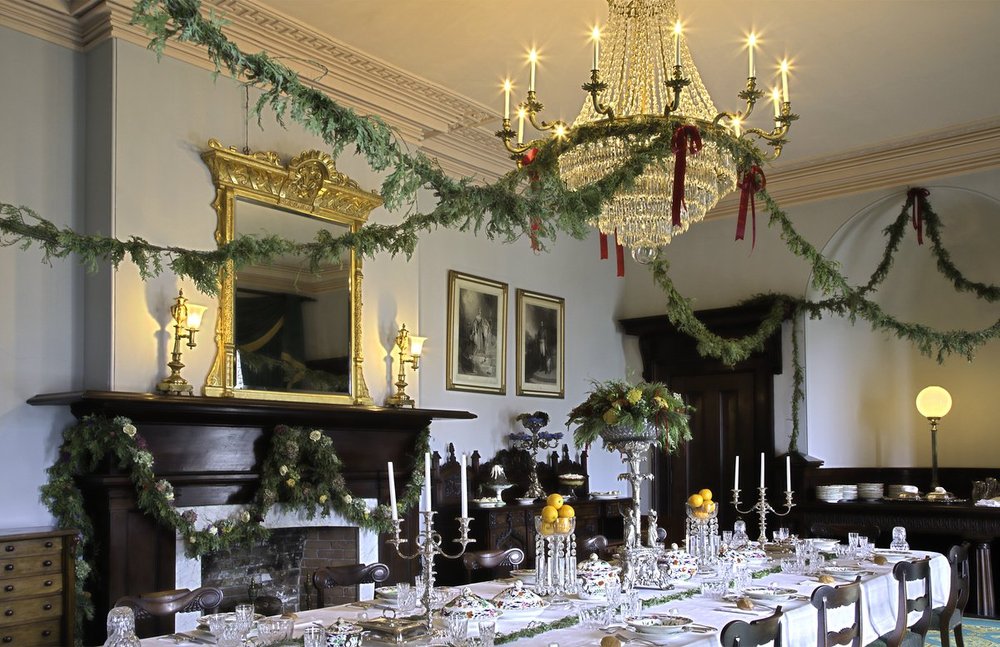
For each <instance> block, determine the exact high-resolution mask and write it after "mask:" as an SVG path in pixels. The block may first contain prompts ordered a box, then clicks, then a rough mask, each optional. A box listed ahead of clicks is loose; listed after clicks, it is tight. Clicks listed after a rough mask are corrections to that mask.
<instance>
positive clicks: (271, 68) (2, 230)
mask: <svg viewBox="0 0 1000 647" xmlns="http://www.w3.org/2000/svg"><path fill="white" fill-rule="evenodd" d="M133 21H134V22H135V23H136V24H139V25H142V26H143V27H145V28H146V29H147V30H148V31H149V33H150V34H151V37H152V41H151V44H150V47H151V48H152V49H154V50H157V51H158V52H162V50H163V48H164V47H165V45H166V42H167V40H169V39H176V40H178V41H182V42H190V43H194V44H196V45H199V46H201V47H204V48H205V49H206V51H207V53H208V57H209V59H210V60H211V61H213V62H214V63H215V65H216V66H217V68H218V69H219V70H224V71H226V72H228V73H229V74H230V75H231V76H233V77H234V78H241V79H244V80H245V81H246V82H248V83H250V84H253V85H255V86H258V87H260V88H261V90H262V95H261V98H260V100H259V101H258V103H257V105H256V112H257V114H258V115H260V114H261V111H262V110H263V109H264V108H265V107H270V108H271V109H272V110H273V111H274V112H275V114H276V115H277V118H278V121H279V122H283V120H284V119H285V118H286V117H287V118H291V119H292V120H294V121H296V122H298V123H299V124H301V125H303V126H304V127H305V128H306V129H307V130H308V131H310V132H313V133H315V134H317V135H319V136H320V137H321V138H322V139H323V140H324V141H325V142H326V143H327V144H328V145H329V146H330V147H331V148H332V151H333V154H334V155H336V154H338V153H339V152H341V151H342V150H343V149H344V148H345V147H347V146H349V145H352V144H353V145H354V147H355V150H356V151H357V152H358V153H359V154H361V155H363V156H364V157H365V159H366V160H367V161H368V163H369V164H370V165H371V167H372V168H373V169H375V170H377V171H387V175H386V179H385V181H384V182H383V184H382V187H381V195H382V197H383V199H384V200H385V203H386V205H387V206H388V207H390V208H395V207H399V206H400V205H402V204H404V203H406V202H407V201H413V200H414V196H415V195H416V192H417V191H418V190H419V189H420V188H422V187H428V188H430V189H432V190H433V191H434V193H435V194H436V196H437V198H438V202H437V204H436V206H435V207H434V209H433V210H431V211H430V212H428V213H410V214H409V215H408V216H407V217H406V218H405V219H404V220H403V221H402V222H401V223H399V224H397V225H391V226H389V225H379V224H375V223H369V224H367V225H365V226H364V227H362V228H361V229H360V230H359V231H357V232H354V233H348V234H345V235H343V236H339V237H332V236H330V235H329V234H326V235H325V236H318V237H317V239H316V240H315V241H313V242H309V243H295V242H292V241H289V240H285V239H283V238H281V237H279V236H265V237H246V236H244V237H238V238H237V239H235V240H234V241H232V242H231V243H228V244H227V245H223V246H221V247H219V248H218V249H214V250H211V251H195V250H187V249H183V248H180V247H175V246H159V245H153V244H150V243H149V242H147V241H145V240H143V239H141V238H138V237H133V238H130V239H129V240H127V241H119V240H116V239H113V238H107V237H102V236H85V235H81V234H78V233H76V232H74V231H72V230H70V229H65V228H64V229H60V228H58V227H57V226H55V225H54V224H52V223H51V222H49V221H48V220H45V219H43V218H40V217H38V215H37V214H35V213H34V212H33V211H31V210H30V209H28V208H26V207H16V206H13V205H9V204H3V203H0V244H5V245H14V244H18V245H21V246H22V247H29V246H31V245H32V244H37V245H39V246H40V247H41V248H42V250H43V252H44V254H45V259H46V260H48V259H51V258H53V257H55V258H61V257H65V256H67V255H70V254H76V255H77V256H78V257H79V259H80V261H81V262H82V263H83V264H84V265H86V266H87V267H88V268H94V267H96V266H97V264H98V263H100V262H102V261H106V262H110V263H111V264H112V265H113V266H114V267H117V266H118V264H119V263H120V262H121V261H122V260H124V259H126V258H128V259H129V260H131V261H132V262H133V263H134V264H135V265H136V266H137V268H138V270H139V273H140V276H142V277H143V278H148V277H150V276H154V275H156V274H159V273H160V272H161V271H163V269H164V267H165V266H166V267H169V269H170V270H172V271H173V272H174V273H175V274H177V275H178V276H181V277H188V278H190V279H191V280H192V281H194V282H195V283H196V284H197V286H198V288H199V289H200V290H202V291H203V292H205V293H208V294H214V293H215V292H216V291H217V289H218V285H217V276H218V270H219V269H220V268H221V267H222V266H223V265H224V264H225V263H227V262H230V261H231V262H233V264H234V265H235V266H236V267H241V266H244V265H247V264H253V263H262V262H267V261H269V260H270V259H273V258H275V257H277V256H279V255H282V254H287V253H292V254H297V255H301V256H305V257H308V258H310V259H313V260H314V261H315V260H316V259H321V258H323V257H326V256H336V255H339V254H340V252H342V251H343V250H345V249H348V248H350V249H353V250H355V251H356V252H357V253H359V254H361V255H363V256H372V255H374V254H376V253H379V252H388V253H390V254H400V253H403V254H407V255H409V254H410V253H412V251H413V250H414V248H415V246H416V244H417V238H418V234H419V233H421V232H425V231H431V230H433V229H436V228H438V227H449V228H457V229H461V230H472V231H475V232H484V233H485V234H486V235H487V236H488V237H489V238H491V239H500V240H505V241H512V240H516V239H518V238H520V237H522V236H524V235H528V236H530V237H531V239H532V241H533V244H541V243H540V242H539V241H543V240H546V239H552V238H554V236H555V234H556V232H557V231H562V232H566V233H568V234H570V235H572V236H575V237H582V236H584V235H585V234H586V233H587V231H589V227H590V223H592V222H593V221H594V220H595V219H596V217H597V215H598V213H599V212H600V210H601V207H602V205H603V204H604V203H605V202H606V201H607V200H609V199H610V198H611V197H612V196H613V195H615V193H616V192H617V191H618V190H619V189H620V188H621V187H623V186H629V185H631V184H633V183H634V182H635V180H636V178H637V177H639V175H640V174H641V173H642V172H643V171H644V170H645V168H646V167H647V166H648V165H649V164H653V163H657V162H660V161H662V160H664V159H667V158H669V157H670V156H671V155H672V151H671V142H670V139H671V138H670V137H666V136H663V135H664V130H667V131H669V130H672V129H673V128H674V127H677V126H681V125H684V124H682V122H680V121H676V122H671V123H670V124H668V126H667V127H666V128H665V129H664V130H659V129H658V127H657V125H656V124H653V123H630V124H624V123H619V122H614V121H612V122H608V121H599V122H596V123H593V124H589V125H586V126H581V127H578V128H574V129H573V131H572V133H571V134H570V136H569V137H568V138H566V139H565V140H561V141H560V140H557V139H552V140H550V141H548V142H546V143H545V144H542V145H541V146H540V148H539V149H538V153H537V155H536V156H535V157H534V159H533V161H532V163H531V165H530V171H529V170H527V169H525V168H521V169H516V170H513V171H511V172H510V173H508V174H507V175H505V176H503V177H501V178H500V179H499V180H497V181H496V182H493V183H491V184H483V185H474V184H473V182H472V180H471V179H469V178H464V179H461V180H455V179H452V178H450V177H448V176H447V175H446V174H445V173H444V171H442V170H441V169H440V168H439V166H438V165H437V164H436V163H435V162H434V161H432V160H430V159H428V158H427V157H426V156H425V155H423V154H422V153H419V152H417V153H408V152H406V151H405V150H404V147H403V146H402V145H400V143H399V142H398V141H397V140H396V138H395V136H394V135H393V133H392V130H391V129H390V128H389V127H388V126H387V125H386V124H385V123H384V122H383V121H382V120H381V119H379V118H378V117H371V116H359V115H357V114H355V113H354V112H353V111H352V110H350V109H348V108H345V107H344V106H341V105H339V104H338V103H336V102H335V101H333V100H332V99H330V98H329V97H326V96H325V95H323V94H322V93H321V92H319V91H317V90H315V89H314V88H311V87H308V86H307V85H305V84H304V83H302V82H301V81H300V80H299V77H298V75H297V74H295V72H293V71H292V70H290V69H288V68H287V67H286V66H284V65H281V64H280V63H277V62H276V61H274V60H272V59H271V58H270V57H268V55H267V54H265V53H263V52H261V53H258V54H245V53H243V52H242V51H240V49H239V48H238V47H237V46H236V45H235V44H234V43H233V42H232V41H230V40H229V39H228V38H226V36H225V35H224V33H223V31H222V28H221V26H222V24H223V22H222V20H220V19H219V18H216V17H215V16H208V17H205V16H202V14H201V2H200V0H137V1H136V3H135V9H134V14H133ZM700 134H701V137H702V139H703V140H707V141H711V142H713V143H715V144H716V145H717V146H719V147H720V148H721V149H723V150H724V151H727V152H728V153H730V154H731V155H732V156H733V158H734V160H735V162H736V165H737V168H738V173H739V174H740V176H741V177H742V176H743V175H744V174H745V173H746V172H747V171H748V170H749V169H751V168H753V167H755V166H759V165H760V164H762V162H763V154H762V153H761V151H760V150H759V149H757V148H756V147H755V146H754V145H753V144H752V143H750V142H749V141H748V140H746V139H738V138H735V137H733V135H732V133H731V132H730V131H729V130H727V129H726V128H723V127H720V126H713V125H709V126H703V127H702V128H701V129H700ZM609 135H618V136H631V137H634V138H635V139H636V141H648V142H649V143H648V144H647V145H645V146H637V147H635V149H634V150H633V151H632V153H631V156H630V157H629V159H628V160H627V161H626V162H625V163H624V164H623V165H622V167H621V168H619V169H617V170H615V171H612V172H611V173H609V174H608V175H607V176H606V177H604V178H603V179H601V180H600V181H597V182H595V183H593V184H591V185H589V186H586V187H583V188H581V189H579V190H577V191H569V190H568V189H566V187H565V185H564V184H563V183H562V182H561V180H560V179H559V174H558V158H559V155H560V154H561V153H563V152H564V151H566V150H568V149H569V148H571V147H574V146H578V145H580V144H584V143H586V142H591V141H596V140H599V139H602V138H605V137H607V136H609ZM754 189H755V192H756V193H759V194H760V195H761V197H762V199H763V202H764V205H765V208H766V209H767V210H768V212H769V213H770V218H769V221H768V224H769V226H772V227H773V226H777V227H778V228H779V230H780V232H781V237H782V239H783V240H784V241H785V243H786V245H787V247H788V249H789V250H790V251H791V252H792V253H793V254H795V255H796V256H799V257H800V258H802V259H804V260H805V261H806V262H808V263H809V264H810V265H811V268H812V275H813V276H812V281H813V284H814V286H815V287H816V288H817V289H818V290H819V291H820V292H821V293H823V294H824V295H825V296H824V299H822V300H819V301H806V300H803V299H797V298H793V297H789V296H785V295H773V294H771V295H762V296H763V297H766V298H768V299H771V300H772V302H773V307H772V309H771V311H770V313H769V315H768V317H767V318H766V319H765V320H764V321H763V322H762V323H761V325H760V326H759V327H758V329H757V330H756V331H754V332H753V333H751V334H749V335H747V336H745V337H742V338H735V339H728V338H722V337H719V336H718V335H714V334H713V333H711V331H709V330H708V329H707V328H706V327H705V326H704V325H703V324H702V323H701V322H700V321H698V319H697V317H696V316H695V315H694V310H693V307H692V304H691V302H690V301H689V300H688V299H686V298H684V297H682V296H681V295H680V293H679V292H678V291H677V290H676V288H675V286H674V284H673V282H672V281H671V280H670V278H669V276H668V274H667V271H668V269H669V264H668V263H667V261H666V260H664V259H660V260H658V261H655V262H654V263H653V264H652V266H651V269H652V271H653V276H654V278H655V280H656V282H657V284H658V285H659V286H660V287H661V288H662V289H663V291H664V293H665V295H666V301H667V303H666V306H667V308H666V311H667V314H668V316H669V317H670V319H671V321H672V322H673V323H674V325H675V326H677V327H678V328H679V329H680V330H683V331H684V332H686V333H687V334H689V335H691V336H693V337H694V338H695V339H696V340H697V341H698V348H699V352H700V353H701V354H702V355H704V356H706V357H713V358H717V359H719V360H721V361H723V362H725V363H727V364H733V363H735V362H738V361H741V360H742V359H745V358H746V357H749V355H750V354H751V353H752V352H754V351H755V350H757V349H759V348H761V347H762V344H763V342H764V341H765V340H766V339H767V338H768V337H769V336H770V335H771V334H773V333H774V332H775V331H776V330H778V328H779V326H780V325H781V321H782V320H783V319H784V318H786V317H788V316H798V315H803V316H809V317H813V318H818V317H820V316H821V315H822V314H824V313H832V314H835V315H839V316H846V317H848V318H849V319H850V320H851V321H855V320H857V319H858V318H861V319H864V320H866V321H868V322H869V324H870V325H871V326H872V328H873V329H875V330H882V331H885V332H889V333H891V334H893V335H895V336H896V337H898V338H900V339H904V340H906V341H909V342H911V343H913V344H914V345H915V346H916V347H917V349H918V350H919V351H920V352H921V353H924V354H926V355H928V356H935V355H936V357H937V359H938V361H942V360H943V359H944V358H945V357H946V356H947V355H950V354H953V353H957V354H960V355H962V356H965V357H967V358H970V359H971V358H972V356H973V354H974V353H975V350H976V349H977V348H978V347H979V346H981V345H982V344H984V343H986V342H987V341H989V340H990V339H995V338H997V337H998V336H1000V320H998V321H997V322H996V323H994V324H993V325H992V326H989V327H987V328H984V329H982V330H970V331H964V330H951V331H939V330H935V329H933V328H931V327H929V326H926V325H922V324H919V323H913V322H906V321H901V320H899V319H897V318H896V317H894V316H892V315H890V314H889V313H887V312H885V311H884V310H883V309H882V308H881V307H880V306H879V305H878V304H877V303H875V302H874V301H873V300H871V299H870V298H869V296H868V295H869V294H870V293H871V292H872V291H873V290H874V289H875V288H876V287H877V286H878V285H879V284H881V282H882V281H883V280H884V279H885V276H886V275H887V273H888V271H889V269H890V267H891V265H892V262H893V258H894V255H895V252H896V251H897V249H898V246H899V243H900V241H901V240H902V237H903V235H904V233H905V231H906V229H907V227H906V225H907V221H909V220H910V215H909V213H908V211H910V210H913V223H914V225H918V224H919V225H921V228H918V239H919V238H920V237H922V232H923V229H922V228H923V227H925V228H926V233H927V235H928V237H929V238H930V240H931V250H932V253H933V255H934V256H935V258H936V261H937V266H938V269H939V271H940V272H941V273H942V274H943V275H944V276H945V277H947V278H948V279H949V280H950V281H951V282H952V284H953V285H954V287H955V289H956V290H958V291H963V292H970V293H972V294H973V295H975V296H976V297H978V298H980V299H985V300H987V301H990V302H994V301H996V300H997V299H1000V287H998V286H997V285H993V284H987V283H981V282H976V281H972V280H969V279H967V278H966V277H965V276H964V275H963V274H962V273H961V271H959V270H958V268H957V267H956V266H955V265H954V263H953V262H952V260H951V257H950V254H949V253H948V251H947V250H946V249H945V247H944V245H943V244H942V242H941V238H940V231H941V227H942V225H941V223H940V219H939V218H938V216H937V214H936V213H935V212H934V211H933V209H932V208H931V206H930V203H929V202H928V200H927V192H926V191H925V190H920V189H911V190H910V191H909V193H908V195H907V200H906V202H905V204H904V206H903V209H902V211H901V213H900V217H899V218H897V219H896V221H895V222H894V223H893V224H892V225H890V226H889V227H888V228H886V230H885V233H886V235H887V237H888V240H887V244H886V249H885V252H884V254H883V258H882V261H881V262H880V263H879V265H878V267H877V268H876V270H875V272H874V273H873V274H872V276H871V279H870V280H869V281H868V283H866V284H865V285H863V286H852V285H850V284H849V282H848V280H847V278H846V277H845V276H844V275H843V273H842V272H841V270H840V268H839V266H838V265H837V263H835V262H834V261H831V260H829V259H827V258H826V257H824V256H823V255H822V254H821V253H820V252H819V251H818V250H817V249H816V248H815V247H814V246H813V245H811V244H810V243H809V242H808V241H806V240H805V239H804V238H802V237H801V236H800V235H799V234H798V232H797V231H796V230H795V229H794V227H793V226H792V223H791V221H790V219H789V218H788V216H787V214H786V213H785V212H784V211H782V210H781V208H780V207H779V206H778V205H777V203H776V202H775V201H774V199H773V198H772V197H771V196H770V195H769V194H768V193H767V192H766V190H764V189H763V188H760V189H757V188H756V186H755V187H754ZM795 334H797V333H794V332H793V341H794V343H795V344H796V345H797V339H796V338H795V337H794V335H795ZM801 386H802V369H801V366H800V365H799V363H796V366H795V377H794V382H793V391H794V393H795V398H796V399H795V400H794V401H793V410H797V409H798V400H797V398H800V397H801V393H802V390H801ZM792 425H793V433H792V442H791V445H790V449H791V450H794V449H796V448H797V447H796V442H797V438H798V431H799V429H798V419H797V417H795V419H793V420H792Z"/></svg>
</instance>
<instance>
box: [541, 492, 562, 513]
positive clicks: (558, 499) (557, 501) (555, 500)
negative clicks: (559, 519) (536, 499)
mask: <svg viewBox="0 0 1000 647" xmlns="http://www.w3.org/2000/svg"><path fill="white" fill-rule="evenodd" d="M545 503H547V504H549V505H550V506H552V507H553V508H555V509H556V510H558V509H559V508H561V507H562V504H563V498H562V495H561V494H550V495H549V496H548V498H547V499H545Z"/></svg>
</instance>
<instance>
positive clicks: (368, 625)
mask: <svg viewBox="0 0 1000 647" xmlns="http://www.w3.org/2000/svg"><path fill="white" fill-rule="evenodd" d="M357 625H358V626H359V627H362V628H363V629H365V630H367V631H370V632H372V634H374V637H377V638H378V640H381V641H383V642H389V643H393V644H396V645H400V644H402V643H404V642H408V641H410V640H411V639H413V638H417V637H420V636H426V635H427V627H426V626H424V621H423V619H422V618H420V617H419V616H414V617H409V618H390V617H386V616H382V617H380V618H372V619H370V620H359V621H358V623H357Z"/></svg>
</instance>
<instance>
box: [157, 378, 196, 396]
mask: <svg viewBox="0 0 1000 647" xmlns="http://www.w3.org/2000/svg"><path fill="white" fill-rule="evenodd" d="M156 392H157V393H162V394H164V395H193V394H194V387H193V386H191V385H190V384H188V383H187V381H186V380H184V379H183V378H181V381H180V382H177V381H176V380H175V381H171V380H170V378H167V379H165V380H163V381H161V382H160V383H159V384H157V385H156Z"/></svg>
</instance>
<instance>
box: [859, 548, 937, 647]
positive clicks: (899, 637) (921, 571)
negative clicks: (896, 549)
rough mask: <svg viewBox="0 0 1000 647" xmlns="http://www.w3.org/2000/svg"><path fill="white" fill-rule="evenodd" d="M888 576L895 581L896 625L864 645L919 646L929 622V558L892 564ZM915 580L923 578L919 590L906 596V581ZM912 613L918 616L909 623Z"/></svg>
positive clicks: (907, 586) (907, 585) (886, 646)
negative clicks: (914, 594) (897, 584)
mask: <svg viewBox="0 0 1000 647" xmlns="http://www.w3.org/2000/svg"><path fill="white" fill-rule="evenodd" d="M892 576H893V577H894V578H895V579H896V581H897V582H898V583H899V596H898V598H899V602H898V605H897V606H898V609H899V612H898V614H897V616H896V628H895V629H893V630H892V631H890V632H889V633H887V634H885V635H883V636H879V638H878V640H875V641H874V642H871V643H869V644H868V647H918V646H922V645H923V644H924V639H925V638H926V637H927V630H928V629H929V628H930V622H931V560H930V559H929V558H926V557H925V558H924V559H920V560H917V561H914V562H910V561H904V562H899V563H898V564H896V565H895V566H893V567H892ZM919 580H923V583H924V585H923V589H922V590H921V591H920V593H919V594H918V595H916V596H915V597H909V596H910V595H913V593H911V589H910V587H909V584H910V582H917V581H919ZM914 612H920V618H919V619H918V620H917V621H916V622H914V623H912V624H910V623H909V617H910V614H911V613H914Z"/></svg>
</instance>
